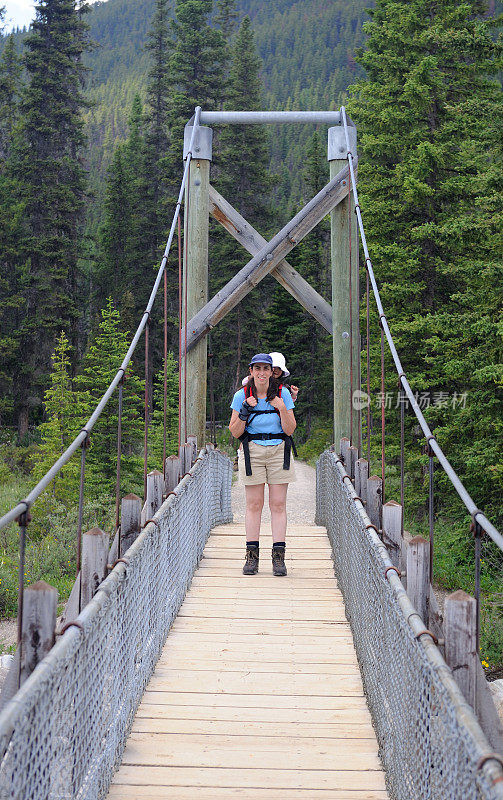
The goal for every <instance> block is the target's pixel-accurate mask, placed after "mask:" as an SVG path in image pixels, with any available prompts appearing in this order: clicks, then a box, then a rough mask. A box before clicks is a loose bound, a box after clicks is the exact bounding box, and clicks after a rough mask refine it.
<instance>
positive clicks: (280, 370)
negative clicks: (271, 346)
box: [269, 353, 290, 378]
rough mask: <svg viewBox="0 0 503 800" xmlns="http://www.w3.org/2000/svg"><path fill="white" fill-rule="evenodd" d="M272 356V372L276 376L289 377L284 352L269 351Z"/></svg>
mask: <svg viewBox="0 0 503 800" xmlns="http://www.w3.org/2000/svg"><path fill="white" fill-rule="evenodd" d="M269 355H270V356H271V358H272V374H273V376H274V377H275V378H281V377H283V378H287V377H288V375H290V372H289V370H287V368H286V363H285V356H284V355H283V353H269Z"/></svg>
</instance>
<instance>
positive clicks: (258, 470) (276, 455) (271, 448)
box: [238, 442, 296, 486]
mask: <svg viewBox="0 0 503 800" xmlns="http://www.w3.org/2000/svg"><path fill="white" fill-rule="evenodd" d="M248 445H249V447H250V460H251V467H252V474H251V475H246V472H245V454H244V453H243V448H242V446H241V447H240V448H239V451H238V453H239V461H238V465H239V479H240V481H241V483H243V484H244V485H245V486H257V485H258V484H259V483H269V484H270V483H272V484H274V483H292V481H294V480H296V478H295V464H294V461H293V453H290V469H283V458H284V453H285V443H284V442H281V443H280V444H273V445H263V444H257V442H248Z"/></svg>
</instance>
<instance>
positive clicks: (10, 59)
mask: <svg viewBox="0 0 503 800" xmlns="http://www.w3.org/2000/svg"><path fill="white" fill-rule="evenodd" d="M0 11H1V9H0ZM1 20H2V15H1V13H0V22H1ZM20 73H21V65H20V60H19V57H18V55H17V52H16V46H15V40H14V36H13V35H11V36H9V37H8V38H7V40H6V43H5V47H4V50H3V52H2V56H1V58H0V219H1V220H2V224H1V225H0V307H1V308H2V314H1V315H0V415H1V416H3V417H4V418H7V419H9V421H10V420H11V419H12V413H13V409H14V405H15V402H16V400H15V395H16V391H17V387H16V386H15V383H16V378H17V375H18V373H19V362H20V360H21V338H20V327H21V324H22V319H23V316H24V313H25V309H26V294H25V289H26V280H27V265H26V259H25V258H24V254H23V243H24V241H25V237H26V230H25V224H24V202H23V201H22V199H21V198H20V192H19V187H18V183H17V181H16V179H15V177H14V175H13V171H12V141H13V136H14V132H15V128H16V125H17V124H18V102H19V90H20Z"/></svg>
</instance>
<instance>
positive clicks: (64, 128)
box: [14, 0, 87, 433]
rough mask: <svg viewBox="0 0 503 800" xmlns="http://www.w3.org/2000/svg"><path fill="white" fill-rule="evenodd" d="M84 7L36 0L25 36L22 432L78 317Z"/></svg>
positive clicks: (20, 142) (20, 162)
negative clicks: (63, 335)
mask: <svg viewBox="0 0 503 800" xmlns="http://www.w3.org/2000/svg"><path fill="white" fill-rule="evenodd" d="M85 10H86V6H79V9H78V10H77V7H76V3H75V2H74V0H40V2H39V3H38V4H37V6H36V18H35V21H34V22H33V25H32V28H31V31H30V33H29V34H28V36H27V37H26V39H25V56H24V65H25V69H26V73H27V78H28V82H27V85H26V87H25V89H24V90H23V94H22V99H21V107H20V110H21V116H22V126H21V131H20V135H19V137H18V139H17V141H16V147H15V150H16V152H15V155H14V159H15V176H16V178H17V181H18V183H19V194H20V199H22V200H23V202H24V207H25V216H26V222H27V228H28V232H29V237H28V240H27V242H26V245H27V247H26V258H27V259H28V258H29V286H28V287H27V289H26V301H27V302H26V306H27V308H26V311H27V313H26V318H25V322H24V325H23V330H22V340H23V341H22V349H23V354H24V364H23V368H22V370H21V371H20V373H19V374H18V376H17V389H18V398H19V400H18V408H17V411H18V417H19V429H20V432H21V433H22V432H24V431H25V430H26V428H27V424H28V418H29V414H30V413H31V412H32V405H33V404H35V405H37V404H39V402H40V400H41V394H42V390H43V387H44V386H45V384H46V381H47V372H48V369H49V367H50V355H51V352H52V349H53V344H54V339H55V336H56V334H57V331H59V330H61V329H63V330H65V331H67V332H69V333H70V334H72V337H73V334H74V331H75V324H74V323H75V320H76V318H77V311H76V301H77V290H78V267H77V264H78V257H79V226H80V223H81V220H82V215H83V206H84V204H83V198H84V190H85V175H84V168H83V165H82V163H81V161H80V158H79V152H80V149H81V147H82V145H83V142H84V137H83V130H82V119H81V110H82V108H83V107H84V105H85V101H84V98H83V95H82V82H83V79H84V67H83V66H82V63H81V62H82V54H83V52H84V51H85V50H86V48H87V43H86V30H87V26H86V25H85V23H84V21H83V17H82V14H83V12H84V11H85Z"/></svg>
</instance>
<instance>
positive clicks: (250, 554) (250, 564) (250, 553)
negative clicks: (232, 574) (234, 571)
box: [243, 547, 258, 575]
mask: <svg viewBox="0 0 503 800" xmlns="http://www.w3.org/2000/svg"><path fill="white" fill-rule="evenodd" d="M257 572H258V547H247V548H246V561H245V565H244V567H243V575H256V574H257Z"/></svg>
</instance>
